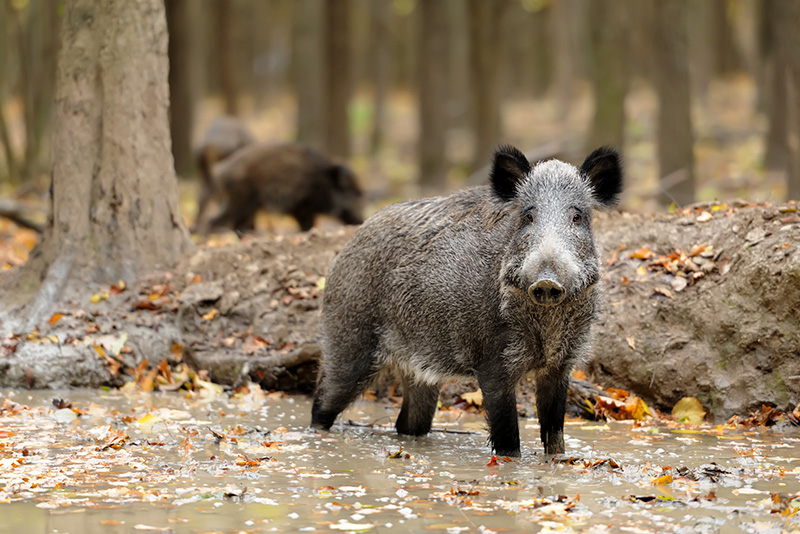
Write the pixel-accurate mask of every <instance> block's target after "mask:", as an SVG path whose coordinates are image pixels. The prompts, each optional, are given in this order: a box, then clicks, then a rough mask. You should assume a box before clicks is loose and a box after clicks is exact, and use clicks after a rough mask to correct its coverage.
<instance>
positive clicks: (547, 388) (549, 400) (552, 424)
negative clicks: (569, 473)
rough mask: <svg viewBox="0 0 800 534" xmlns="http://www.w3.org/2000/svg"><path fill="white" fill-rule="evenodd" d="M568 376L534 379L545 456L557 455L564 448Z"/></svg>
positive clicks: (544, 376)
mask: <svg viewBox="0 0 800 534" xmlns="http://www.w3.org/2000/svg"><path fill="white" fill-rule="evenodd" d="M568 384H569V374H568V373H567V372H563V373H559V374H556V375H555V376H553V375H551V374H543V375H540V376H537V377H536V411H537V412H538V413H539V426H540V427H541V434H542V445H544V453H545V454H559V453H563V452H565V448H564V414H565V412H566V410H567V386H568Z"/></svg>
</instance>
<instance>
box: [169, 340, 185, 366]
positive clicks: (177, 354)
mask: <svg viewBox="0 0 800 534" xmlns="http://www.w3.org/2000/svg"><path fill="white" fill-rule="evenodd" d="M171 352H172V359H173V360H174V361H176V362H180V361H181V360H182V359H183V345H180V344H178V343H173V344H172V350H171Z"/></svg>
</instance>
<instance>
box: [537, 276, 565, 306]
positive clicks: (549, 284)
mask: <svg viewBox="0 0 800 534" xmlns="http://www.w3.org/2000/svg"><path fill="white" fill-rule="evenodd" d="M528 296H530V298H531V299H532V300H533V302H535V303H536V304H538V305H539V306H555V305H557V304H561V303H562V302H563V301H564V297H565V294H564V288H563V287H561V284H559V283H558V282H555V281H553V280H539V281H538V282H536V283H535V284H533V285H531V287H529V288H528Z"/></svg>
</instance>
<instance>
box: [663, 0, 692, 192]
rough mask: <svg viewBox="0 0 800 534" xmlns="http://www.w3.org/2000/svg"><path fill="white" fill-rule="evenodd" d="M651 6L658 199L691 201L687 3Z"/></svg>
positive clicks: (668, 1) (669, 1)
mask: <svg viewBox="0 0 800 534" xmlns="http://www.w3.org/2000/svg"><path fill="white" fill-rule="evenodd" d="M654 7H655V9H654V18H653V23H654V41H655V47H654V49H653V52H654V54H653V55H654V61H655V64H656V65H658V68H656V69H654V75H655V77H654V79H653V82H654V84H655V87H656V92H657V93H658V102H659V109H658V133H657V136H658V140H657V143H658V169H659V174H660V176H661V195H660V197H661V200H662V202H663V203H664V204H667V205H668V204H670V203H672V202H674V203H675V204H676V205H678V206H679V207H682V206H686V205H688V204H691V203H692V202H694V198H695V196H694V195H695V191H694V190H695V170H694V153H693V147H694V132H693V130H692V117H691V106H690V104H691V100H690V91H689V60H688V57H687V53H686V47H687V42H686V4H685V2H684V1H683V0H660V1H658V2H655V6H654Z"/></svg>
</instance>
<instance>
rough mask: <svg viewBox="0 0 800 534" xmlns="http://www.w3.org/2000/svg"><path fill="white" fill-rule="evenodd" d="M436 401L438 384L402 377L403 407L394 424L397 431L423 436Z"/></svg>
mask: <svg viewBox="0 0 800 534" xmlns="http://www.w3.org/2000/svg"><path fill="white" fill-rule="evenodd" d="M438 401H439V386H438V385H435V386H432V385H430V384H420V383H418V382H415V381H414V380H413V379H403V407H402V408H401V409H400V415H398V416H397V422H395V424H394V426H395V428H396V429H397V432H399V433H400V434H405V435H407V436H424V435H425V434H427V433H428V432H430V430H431V423H432V422H433V416H434V414H435V413H436V404H437V402H438Z"/></svg>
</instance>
